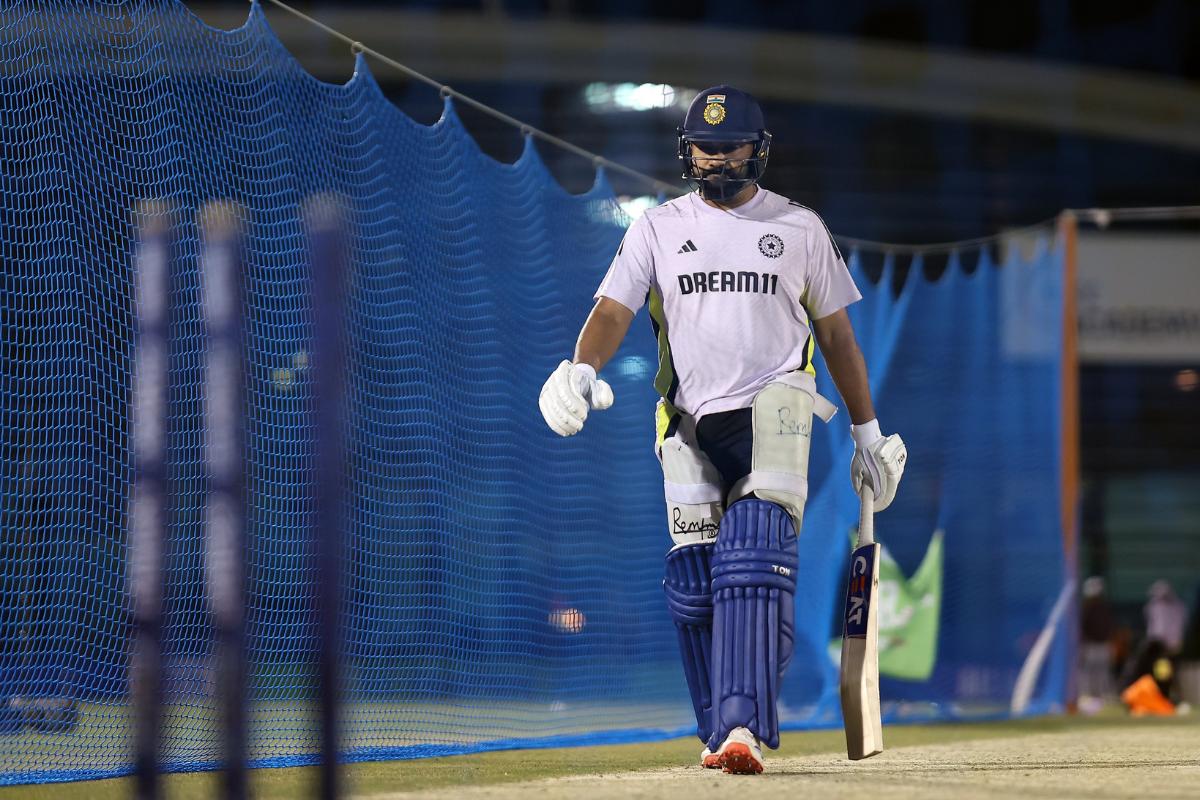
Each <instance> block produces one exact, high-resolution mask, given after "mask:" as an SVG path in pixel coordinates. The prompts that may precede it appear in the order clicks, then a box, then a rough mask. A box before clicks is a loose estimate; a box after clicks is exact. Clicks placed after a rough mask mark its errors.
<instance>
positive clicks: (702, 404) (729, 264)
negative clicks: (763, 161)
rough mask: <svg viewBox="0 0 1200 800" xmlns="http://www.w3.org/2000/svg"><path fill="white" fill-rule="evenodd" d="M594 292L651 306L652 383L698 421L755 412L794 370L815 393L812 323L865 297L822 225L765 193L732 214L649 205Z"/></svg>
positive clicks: (688, 201) (692, 200) (684, 203)
mask: <svg viewBox="0 0 1200 800" xmlns="http://www.w3.org/2000/svg"><path fill="white" fill-rule="evenodd" d="M596 297H597V298H600V297H608V298H611V299H613V300H616V301H617V302H618V303H620V304H621V305H623V306H625V307H627V308H629V309H630V310H631V311H634V312H637V310H638V309H639V308H641V307H642V304H643V303H649V306H650V317H651V321H652V323H653V325H654V331H655V335H656V336H657V337H658V354H659V369H658V376H657V378H656V379H655V382H654V385H655V388H657V389H658V391H659V393H660V394H661V395H662V396H663V398H664V399H665V400H666V401H667V402H668V403H669V404H670V405H671V406H673V407H674V408H675V409H678V410H680V411H683V412H684V413H687V414H691V415H692V416H694V417H695V418H696V419H699V418H700V417H703V416H704V415H705V414H712V413H716V412H719V411H730V410H733V409H737V408H748V407H749V406H750V404H751V402H752V401H753V399H754V395H755V394H756V393H757V392H758V391H759V390H760V389H762V388H763V387H764V386H766V385H767V384H768V383H771V382H772V381H773V380H775V379H777V378H780V377H781V376H784V375H786V374H788V373H796V375H795V376H794V377H803V378H805V379H807V381H808V385H809V386H810V387H811V386H812V378H811V376H812V375H813V374H814V370H813V366H812V353H813V342H812V337H811V336H810V334H809V325H808V321H809V319H821V318H822V317H825V316H828V315H830V314H832V313H834V312H835V311H837V310H839V309H841V308H845V307H846V306H848V305H850V304H851V303H853V302H855V301H857V300H860V299H862V295H861V294H859V291H858V287H856V286H855V285H854V280H853V279H852V278H851V277H850V272H849V270H848V269H847V268H846V264H845V262H844V261H843V260H842V256H841V253H840V252H839V251H838V248H837V245H835V244H834V242H833V238H832V237H831V236H830V234H829V230H828V229H827V228H826V227H825V223H824V222H822V221H821V218H820V217H818V216H817V214H816V213H815V212H814V211H812V210H811V209H808V208H805V207H804V206H802V205H800V204H798V203H794V202H792V201H790V200H788V199H787V198H786V197H783V196H782V195H778V194H775V193H774V192H770V191H767V190H766V189H763V188H761V187H760V188H759V189H758V191H757V192H755V194H754V197H752V198H751V199H750V201H749V202H747V203H745V204H743V205H741V206H738V207H737V208H735V209H732V210H725V209H719V208H714V207H713V206H710V205H708V204H706V203H705V202H704V201H703V200H701V199H700V197H699V195H698V194H696V193H695V192H692V193H690V194H687V195H685V196H684V197H680V198H677V199H675V200H672V201H670V202H669V203H664V204H663V205H660V206H657V207H655V208H651V209H649V210H648V211H646V213H645V214H643V215H642V216H641V217H639V218H638V219H637V220H635V221H634V223H633V224H632V225H631V226H630V227H629V230H628V231H627V232H626V234H625V239H624V240H623V241H622V242H621V246H620V247H619V248H618V249H617V255H616V257H615V258H614V259H613V262H612V265H611V266H610V267H609V268H608V274H607V275H605V276H604V281H603V282H602V283H601V284H600V288H599V289H597V290H596Z"/></svg>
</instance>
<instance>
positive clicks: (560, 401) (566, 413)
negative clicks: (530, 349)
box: [538, 361, 613, 436]
mask: <svg viewBox="0 0 1200 800" xmlns="http://www.w3.org/2000/svg"><path fill="white" fill-rule="evenodd" d="M612 404H613V392H612V387H610V386H609V385H608V384H607V383H606V382H604V381H602V380H600V379H599V378H597V377H596V370H594V369H592V365H591V364H572V363H571V362H570V361H563V362H562V363H561V364H559V365H558V369H556V370H554V372H552V373H550V377H549V378H547V379H546V383H545V385H544V386H542V393H541V395H540V396H539V397H538V408H540V409H541V410H542V416H543V417H544V418H545V420H546V424H547V425H549V426H550V430H552V431H554V432H555V433H557V434H558V435H559V436H574V435H575V434H577V433H579V432H580V431H581V430H583V421H584V420H585V419H587V415H588V409H589V408H594V409H596V410H597V411H603V410H604V409H606V408H608V407H609V406H611V405H612Z"/></svg>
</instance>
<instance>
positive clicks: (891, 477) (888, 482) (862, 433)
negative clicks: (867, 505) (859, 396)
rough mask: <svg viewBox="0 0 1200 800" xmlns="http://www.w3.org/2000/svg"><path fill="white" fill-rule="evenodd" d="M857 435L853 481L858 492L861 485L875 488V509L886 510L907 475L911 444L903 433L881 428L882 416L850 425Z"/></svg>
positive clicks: (851, 470)
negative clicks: (905, 439)
mask: <svg viewBox="0 0 1200 800" xmlns="http://www.w3.org/2000/svg"><path fill="white" fill-rule="evenodd" d="M850 433H851V435H852V436H853V437H854V460H853V461H851V462H850V481H851V482H852V483H853V484H854V491H855V493H856V494H859V493H861V492H862V487H863V486H864V485H865V486H868V487H870V488H871V489H874V490H875V510H876V511H883V510H884V509H885V508H887V507H888V506H890V505H891V504H892V500H894V499H895V498H896V489H897V487H899V485H900V478H901V477H903V475H904V464H905V462H906V461H908V448H907V447H905V446H904V440H903V439H901V438H900V434H898V433H893V434H892V435H891V436H884V435H883V434H881V433H880V432H879V420H874V419H873V420H871V421H870V422H864V423H863V424H862V425H851V426H850Z"/></svg>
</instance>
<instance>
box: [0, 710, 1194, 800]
mask: <svg viewBox="0 0 1200 800" xmlns="http://www.w3.org/2000/svg"><path fill="white" fill-rule="evenodd" d="M1198 724H1200V720H1198V719H1197V718H1196V717H1178V718H1167V719H1137V720H1132V719H1128V718H1127V717H1125V716H1124V715H1123V714H1122V713H1121V712H1119V711H1116V710H1112V711H1110V712H1108V713H1106V714H1103V715H1100V716H1098V717H1093V718H1083V717H1039V718H1036V719H1026V720H1015V721H1005V722H990V723H971V724H941V725H893V726H889V727H888V728H887V730H886V736H887V746H888V747H889V748H899V747H909V746H916V745H926V744H941V743H950V742H963V741H967V740H980V739H989V738H1000V737H1012V736H1021V735H1026V734H1036V733H1053V732H1067V731H1072V732H1078V733H1079V734H1080V735H1081V736H1086V734H1087V732H1088V731H1089V730H1091V731H1096V730H1099V729H1111V728H1114V727H1121V726H1137V727H1139V728H1146V727H1150V726H1161V727H1164V728H1169V727H1173V726H1181V725H1187V726H1196V725H1198ZM844 747H845V740H844V739H843V738H842V732H841V730H828V731H794V732H786V733H784V734H783V741H782V745H781V747H780V749H779V750H778V751H777V752H775V753H772V754H770V757H771V758H773V759H774V758H783V757H788V756H803V755H812V754H818V753H831V752H837V751H840V750H842V749H843V748H844ZM631 748H636V749H637V758H636V763H637V769H638V770H649V769H659V768H663V767H677V766H686V765H692V764H694V763H695V762H696V760H697V758H698V756H699V752H700V744H699V743H698V742H697V741H696V740H695V739H694V738H686V739H673V740H670V741H665V742H652V743H644V744H636V745H616V746H605V747H579V748H565V749H558V750H509V751H504V752H498V753H480V754H476V755H467V756H452V757H447V758H429V759H417V760H409V761H386V762H373V763H363V764H351V765H348V766H347V767H346V768H345V776H346V789H347V795H348V796H362V797H367V796H370V795H372V794H385V793H389V792H398V791H416V790H421V789H446V790H452V789H453V788H454V787H458V786H483V785H498V784H504V783H511V782H515V781H528V780H535V779H539V778H554V777H565V776H570V775H586V774H593V773H600V772H613V771H625V770H628V764H629V763H630V761H631V760H633V759H631V758H630V756H629V753H630V751H631ZM315 777H316V770H315V768H312V767H300V768H292V769H263V770H255V771H254V773H253V775H252V786H253V791H254V797H257V798H264V800H266V799H268V798H289V799H290V798H302V797H305V796H312V786H313V781H314V780H315ZM164 781H165V787H164V788H165V789H166V792H167V796H168V797H171V798H181V799H187V800H193V799H194V800H207V799H208V798H211V797H215V796H217V793H218V783H217V775H216V774H215V773H187V774H182V775H169V776H166V778H165V779H164ZM132 788H133V787H132V781H131V780H130V779H128V778H120V779H114V780H102V781H81V782H78V783H55V784H43V785H37V786H15V787H5V788H0V800H9V799H10V798H11V800H84V799H85V798H87V800H125V798H128V797H130V796H132Z"/></svg>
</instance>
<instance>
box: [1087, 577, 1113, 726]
mask: <svg viewBox="0 0 1200 800" xmlns="http://www.w3.org/2000/svg"><path fill="white" fill-rule="evenodd" d="M1079 622H1080V628H1081V630H1080V645H1079V710H1080V711H1082V712H1083V713H1084V714H1095V713H1096V712H1097V711H1099V710H1100V709H1101V708H1103V706H1104V703H1105V702H1106V701H1107V700H1108V699H1109V698H1110V697H1111V696H1112V694H1113V674H1112V667H1113V660H1112V636H1113V630H1114V627H1115V625H1114V618H1113V610H1112V605H1111V604H1110V603H1109V602H1108V597H1106V596H1105V592H1104V578H1101V577H1100V576H1098V575H1093V576H1092V577H1090V578H1088V579H1087V580H1086V581H1084V582H1083V606H1082V608H1081V609H1080V612H1079Z"/></svg>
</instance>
